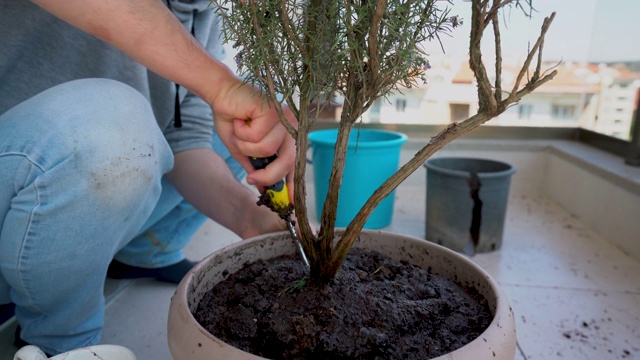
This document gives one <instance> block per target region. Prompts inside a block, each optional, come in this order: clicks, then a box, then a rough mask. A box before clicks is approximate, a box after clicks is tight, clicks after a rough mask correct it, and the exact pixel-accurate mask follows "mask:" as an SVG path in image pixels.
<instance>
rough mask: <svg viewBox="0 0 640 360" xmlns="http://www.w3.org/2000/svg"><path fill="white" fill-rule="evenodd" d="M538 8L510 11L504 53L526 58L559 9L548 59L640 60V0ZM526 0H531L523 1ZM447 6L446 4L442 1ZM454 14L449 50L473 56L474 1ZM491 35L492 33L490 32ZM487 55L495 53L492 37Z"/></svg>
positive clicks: (553, 2)
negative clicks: (529, 13) (458, 24)
mask: <svg viewBox="0 0 640 360" xmlns="http://www.w3.org/2000/svg"><path fill="white" fill-rule="evenodd" d="M532 1H533V7H534V9H535V11H534V13H533V14H532V17H531V19H529V18H527V17H526V16H525V15H524V14H523V12H522V11H521V10H519V9H517V8H515V7H514V8H513V9H511V10H510V11H506V12H505V13H504V14H503V15H504V16H503V18H502V19H501V20H502V21H501V24H502V29H501V37H502V43H503V54H504V56H505V57H506V56H508V55H512V56H514V57H516V58H523V57H524V56H525V55H526V52H527V45H528V43H529V42H530V43H531V44H533V43H534V42H535V41H536V39H537V37H538V34H539V32H540V26H541V25H542V21H543V19H544V18H545V17H546V16H549V15H550V14H551V13H552V12H554V11H555V12H556V17H555V19H554V21H553V23H552V24H551V28H550V29H549V31H548V32H547V37H546V40H545V45H544V51H543V53H544V59H545V60H550V61H558V60H563V61H577V62H581V61H589V62H609V61H640V0H532ZM523 3H525V2H524V1H523ZM442 4H443V5H444V4H446V2H445V1H444V0H442ZM450 8H451V15H459V16H460V17H461V18H462V19H463V22H464V23H463V25H462V26H461V27H459V28H456V29H454V30H453V32H452V34H451V35H452V36H443V37H442V43H443V46H444V49H445V52H446V54H449V55H463V56H466V55H467V54H468V47H469V28H470V24H471V20H470V19H471V3H470V1H469V0H453V5H450ZM487 35H489V34H487ZM484 40H485V41H484V43H487V44H484V45H486V47H485V49H483V53H485V54H490V53H492V52H493V50H492V49H491V47H490V46H489V45H490V43H492V42H493V38H492V37H489V36H486V37H485V39H484ZM226 48H227V58H226V59H225V63H226V64H227V65H228V66H229V67H231V68H232V69H235V63H234V60H233V54H234V53H235V51H233V50H232V49H231V48H230V47H229V46H228V45H227V46H226ZM425 49H426V51H427V53H428V54H432V55H437V54H442V48H441V46H440V44H438V43H436V42H432V43H429V44H426V45H425Z"/></svg>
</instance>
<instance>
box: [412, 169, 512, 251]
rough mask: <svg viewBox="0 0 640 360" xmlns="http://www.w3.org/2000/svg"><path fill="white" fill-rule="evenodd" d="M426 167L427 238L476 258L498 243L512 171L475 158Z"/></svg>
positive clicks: (500, 236) (500, 241) (499, 241)
mask: <svg viewBox="0 0 640 360" xmlns="http://www.w3.org/2000/svg"><path fill="white" fill-rule="evenodd" d="M424 166H425V167H426V168H427V204H426V205H427V213H426V217H427V221H426V227H425V234H426V239H427V240H429V241H432V242H435V243H437V244H440V245H443V246H445V247H447V248H449V249H451V250H455V251H459V252H464V253H467V254H470V255H472V254H474V253H476V252H487V251H492V250H496V249H499V248H500V246H501V245H502V234H503V232H504V221H505V216H506V213H507V202H508V198H509V187H510V185H511V176H512V175H513V174H514V173H515V171H516V170H515V168H514V167H513V166H512V165H510V164H507V163H503V162H499V161H494V160H487V159H475V158H457V157H450V158H435V159H429V160H427V161H426V162H425V163H424Z"/></svg>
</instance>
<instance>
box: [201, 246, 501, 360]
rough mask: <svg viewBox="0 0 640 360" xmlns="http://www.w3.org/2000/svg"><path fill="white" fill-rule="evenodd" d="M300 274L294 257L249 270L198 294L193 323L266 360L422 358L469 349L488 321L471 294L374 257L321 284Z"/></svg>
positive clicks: (482, 303)
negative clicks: (309, 281)
mask: <svg viewBox="0 0 640 360" xmlns="http://www.w3.org/2000/svg"><path fill="white" fill-rule="evenodd" d="M305 274H306V269H305V267H304V264H303V263H302V262H301V261H300V259H299V258H297V257H279V258H276V259H271V260H269V261H267V262H255V263H252V264H248V265H247V266H245V267H244V268H243V269H242V270H240V271H238V272H237V273H235V274H231V275H230V276H229V277H228V278H227V279H225V281H223V282H221V283H219V284H218V285H217V286H216V287H214V288H213V289H211V290H210V291H209V292H207V293H206V294H205V296H204V297H203V299H202V300H201V302H200V304H199V305H198V308H197V310H196V312H195V314H194V316H195V318H196V320H197V321H198V322H199V323H200V324H201V325H202V326H203V327H204V328H205V329H207V330H208V331H209V332H210V333H212V334H213V335H215V336H216V337H218V338H220V339H222V340H223V341H225V342H227V343H229V344H232V345H233V346H235V347H237V348H240V349H242V350H244V351H247V352H250V353H252V354H255V355H260V356H262V357H266V358H270V359H429V358H433V357H437V356H440V355H443V354H445V353H448V352H451V351H453V350H455V349H457V348H460V347H462V346H463V345H465V344H467V343H469V342H471V341H472V340H474V339H475V338H477V337H478V336H479V335H480V334H481V333H482V332H483V331H484V330H485V329H486V328H487V327H488V326H489V324H490V322H491V320H492V318H493V316H492V315H491V312H490V310H489V308H488V305H487V304H486V300H485V299H484V297H482V295H480V294H478V293H477V291H476V290H475V289H472V288H469V289H463V288H462V287H460V286H459V285H457V284H455V283H454V282H452V281H450V280H448V279H445V278H443V277H441V276H439V275H435V274H431V273H430V271H428V270H425V269H421V268H419V267H416V266H413V265H411V264H408V263H405V262H397V261H394V260H391V259H389V258H387V257H386V256H383V255H381V254H379V253H372V252H364V251H363V250H360V249H356V248H353V249H351V251H350V253H349V256H348V257H347V260H346V261H345V263H344V264H343V266H342V268H341V269H340V271H339V273H338V276H337V277H336V279H335V280H334V281H333V282H332V283H331V284H329V285H316V284H311V283H306V282H305V281H304V280H303V279H305ZM301 280H303V281H301Z"/></svg>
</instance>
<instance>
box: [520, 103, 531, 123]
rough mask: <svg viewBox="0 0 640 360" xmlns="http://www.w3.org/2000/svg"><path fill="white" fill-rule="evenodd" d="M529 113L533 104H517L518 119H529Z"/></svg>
mask: <svg viewBox="0 0 640 360" xmlns="http://www.w3.org/2000/svg"><path fill="white" fill-rule="evenodd" d="M531 113H533V105H530V104H524V105H523V104H520V105H518V119H521V120H529V119H531Z"/></svg>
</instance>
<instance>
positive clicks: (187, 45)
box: [33, 0, 238, 104]
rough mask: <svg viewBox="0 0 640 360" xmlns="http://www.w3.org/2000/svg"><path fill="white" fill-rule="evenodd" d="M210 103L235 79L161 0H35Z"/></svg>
mask: <svg viewBox="0 0 640 360" xmlns="http://www.w3.org/2000/svg"><path fill="white" fill-rule="evenodd" d="M33 2H34V3H35V4H37V5H38V6H40V7H42V8H43V9H45V10H47V11H48V12H50V13H52V14H53V15H55V16H57V17H59V18H61V19H62V20H64V21H66V22H68V23H69V24H71V25H73V26H75V27H77V28H79V29H81V30H83V31H85V32H87V33H89V34H91V35H94V36H96V37H97V38H99V39H101V40H103V41H105V42H107V43H109V44H111V45H113V46H115V47H116V48H118V49H120V50H121V51H123V52H124V53H126V54H127V55H129V56H131V57H132V58H134V59H135V60H137V61H138V62H140V63H141V64H143V65H145V66H146V67H147V68H149V69H151V70H152V71H154V72H156V73H158V74H159V75H161V76H163V77H165V78H167V79H169V80H172V81H174V82H176V83H178V84H180V85H182V86H184V87H185V88H187V89H189V90H191V91H192V92H193V93H195V94H196V95H198V96H199V97H201V98H203V99H204V100H206V101H207V102H209V103H210V104H211V103H213V99H214V98H215V97H216V96H217V95H218V94H215V93H213V92H214V91H216V89H221V88H222V89H224V88H225V87H221V86H211V84H218V85H220V84H222V83H225V82H227V81H238V80H237V78H236V77H235V75H234V74H233V73H232V72H231V71H230V70H229V69H228V68H227V67H226V66H225V65H223V64H221V63H219V62H217V61H216V60H214V59H213V58H212V57H211V56H210V55H209V54H208V53H207V52H206V51H205V50H204V49H203V48H202V46H201V45H200V44H199V43H198V42H197V41H196V40H195V39H194V38H193V37H192V36H191V35H190V34H189V33H188V32H187V31H186V30H185V29H184V27H183V26H182V24H181V23H180V22H179V21H178V20H177V19H176V18H175V16H174V15H173V14H172V13H171V12H170V11H169V10H168V9H167V6H166V4H164V3H163V2H162V1H161V0H135V1H132V0H64V1H61V0H33Z"/></svg>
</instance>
